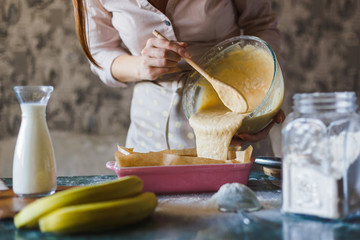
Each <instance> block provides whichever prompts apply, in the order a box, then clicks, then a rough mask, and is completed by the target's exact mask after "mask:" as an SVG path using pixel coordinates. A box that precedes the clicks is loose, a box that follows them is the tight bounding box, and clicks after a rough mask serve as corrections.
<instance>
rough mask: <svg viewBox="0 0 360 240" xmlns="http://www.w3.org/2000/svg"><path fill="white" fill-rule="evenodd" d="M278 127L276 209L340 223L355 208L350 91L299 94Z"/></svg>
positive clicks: (358, 145) (359, 178)
mask: <svg viewBox="0 0 360 240" xmlns="http://www.w3.org/2000/svg"><path fill="white" fill-rule="evenodd" d="M293 101H294V105H293V112H292V113H291V114H289V116H288V117H287V120H286V122H285V123H284V126H283V129H282V136H283V143H282V145H283V183H282V184H283V186H282V187H283V203H282V211H283V212H285V213H297V214H305V215H311V216H316V217H321V218H327V219H344V218H346V217H347V216H349V215H350V214H352V213H354V212H356V211H357V210H359V209H360V187H359V186H360V157H359V155H360V122H359V116H358V115H357V113H356V110H357V105H356V95H355V93H354V92H334V93H303V94H295V95H294V97H293Z"/></svg>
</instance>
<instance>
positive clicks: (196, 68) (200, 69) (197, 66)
mask: <svg viewBox="0 0 360 240" xmlns="http://www.w3.org/2000/svg"><path fill="white" fill-rule="evenodd" d="M153 34H154V35H155V36H156V37H157V38H159V39H164V40H167V41H169V39H167V38H166V37H165V36H164V35H162V34H161V33H159V32H158V31H156V30H155V29H154V31H153ZM183 59H184V60H185V61H186V62H187V63H188V64H189V65H190V66H192V67H193V68H194V69H195V70H196V71H198V72H199V73H200V74H201V75H202V76H203V77H204V78H206V79H208V80H213V81H216V80H214V79H213V77H211V76H210V75H209V74H208V73H207V72H206V71H205V70H204V69H202V68H201V67H200V66H199V65H197V64H196V63H195V62H194V61H193V60H191V59H190V58H187V57H183Z"/></svg>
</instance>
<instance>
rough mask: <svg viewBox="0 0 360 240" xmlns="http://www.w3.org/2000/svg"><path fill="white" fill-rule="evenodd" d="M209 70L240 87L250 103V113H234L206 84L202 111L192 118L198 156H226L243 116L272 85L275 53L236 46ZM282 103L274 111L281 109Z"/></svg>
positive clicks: (239, 89) (237, 87)
mask: <svg viewBox="0 0 360 240" xmlns="http://www.w3.org/2000/svg"><path fill="white" fill-rule="evenodd" d="M209 69H211V70H210V71H211V73H212V74H213V75H214V76H216V78H217V79H220V80H222V81H224V82H226V83H227V84H229V85H231V86H233V87H234V88H235V89H237V90H238V91H239V92H240V93H241V94H242V95H243V96H244V97H245V99H246V101H247V104H248V111H247V112H243V113H237V112H233V111H231V110H229V109H227V108H226V107H225V106H224V105H223V104H222V102H221V100H220V98H218V97H217V95H216V94H214V92H212V90H211V87H210V86H208V85H207V86H206V87H205V90H204V92H205V94H203V95H202V96H203V98H202V102H201V106H200V108H199V111H198V112H197V113H195V114H194V115H193V116H191V118H190V125H191V127H192V128H193V129H194V132H195V136H196V148H197V154H198V156H199V157H207V158H214V159H227V153H228V149H229V145H230V142H231V139H232V138H233V136H234V135H235V133H236V132H237V130H238V129H239V128H240V126H241V124H242V121H243V119H244V118H245V117H247V116H248V115H249V114H250V113H251V112H252V111H254V110H255V108H256V107H257V106H258V105H259V104H260V103H261V101H262V100H263V99H264V97H265V95H266V93H267V92H268V90H269V88H270V85H271V82H272V80H273V75H274V63H273V59H272V56H271V55H270V54H268V53H267V52H266V51H265V50H264V49H262V48H257V47H255V46H252V45H246V46H245V47H244V48H242V47H240V46H235V47H233V48H231V50H228V51H225V52H224V53H223V54H222V55H221V56H220V57H218V58H217V59H216V60H215V61H213V64H211V65H210V67H209ZM279 102H281V101H279ZM279 105H280V104H279ZM279 105H278V106H275V109H272V110H273V111H278V108H279Z"/></svg>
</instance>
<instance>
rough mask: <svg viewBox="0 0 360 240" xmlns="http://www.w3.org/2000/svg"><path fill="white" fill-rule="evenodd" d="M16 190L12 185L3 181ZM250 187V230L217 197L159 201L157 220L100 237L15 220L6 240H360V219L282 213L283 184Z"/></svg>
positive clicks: (69, 180) (2, 226) (81, 179)
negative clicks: (255, 207)
mask: <svg viewBox="0 0 360 240" xmlns="http://www.w3.org/2000/svg"><path fill="white" fill-rule="evenodd" d="M115 178H116V176H115V175H106V176H74V177H58V179H57V181H58V185H64V186H78V185H84V184H91V183H97V182H103V181H107V180H112V179H115ZM2 180H3V181H4V182H5V183H6V185H7V186H8V187H11V185H12V183H11V179H10V178H5V179H2ZM248 186H249V187H250V188H251V189H252V190H254V192H255V193H256V195H257V196H258V198H259V200H260V202H261V204H262V206H263V209H262V210H260V211H257V212H255V213H250V214H249V216H250V217H251V218H252V219H254V220H255V222H251V223H250V224H244V223H243V222H242V217H241V216H240V214H236V213H223V212H219V211H218V210H217V208H216V207H215V205H214V204H211V196H212V195H213V193H201V194H179V195H159V196H158V199H159V204H158V207H157V209H156V211H155V212H154V214H153V215H152V216H151V217H150V218H148V219H146V220H144V221H143V222H141V223H138V224H135V225H132V226H128V227H124V228H122V229H118V230H115V231H107V232H105V233H97V234H78V235H65V236H64V235H53V234H42V233H41V232H39V231H38V230H17V229H16V228H15V227H14V225H13V222H12V220H11V219H6V220H0V239H1V240H5V239H172V240H173V239H262V240H264V239H286V240H302V239H304V240H308V239H317V240H318V239H321V240H322V239H324V240H333V239H341V240H344V239H360V217H359V216H355V217H353V218H351V219H349V220H347V221H346V222H345V221H344V222H339V221H325V220H320V219H315V218H311V217H301V216H297V215H284V214H281V212H280V207H281V188H280V180H278V179H276V178H272V177H268V176H266V175H264V174H263V173H262V172H258V171H253V172H251V174H250V178H249V183H248Z"/></svg>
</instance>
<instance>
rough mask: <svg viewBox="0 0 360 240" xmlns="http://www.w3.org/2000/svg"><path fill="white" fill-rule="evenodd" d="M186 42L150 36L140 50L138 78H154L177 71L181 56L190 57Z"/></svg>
mask: <svg viewBox="0 0 360 240" xmlns="http://www.w3.org/2000/svg"><path fill="white" fill-rule="evenodd" d="M186 46H187V45H186V43H183V42H175V41H167V40H163V39H158V38H150V39H148V40H147V42H146V46H145V47H144V49H143V50H142V51H141V58H140V68H139V69H138V73H137V74H138V78H139V79H146V80H155V79H157V78H158V77H160V76H162V75H164V74H168V73H173V72H177V71H179V69H178V66H177V64H178V62H179V61H180V59H181V57H191V55H190V52H189V51H188V50H187V49H186Z"/></svg>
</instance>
